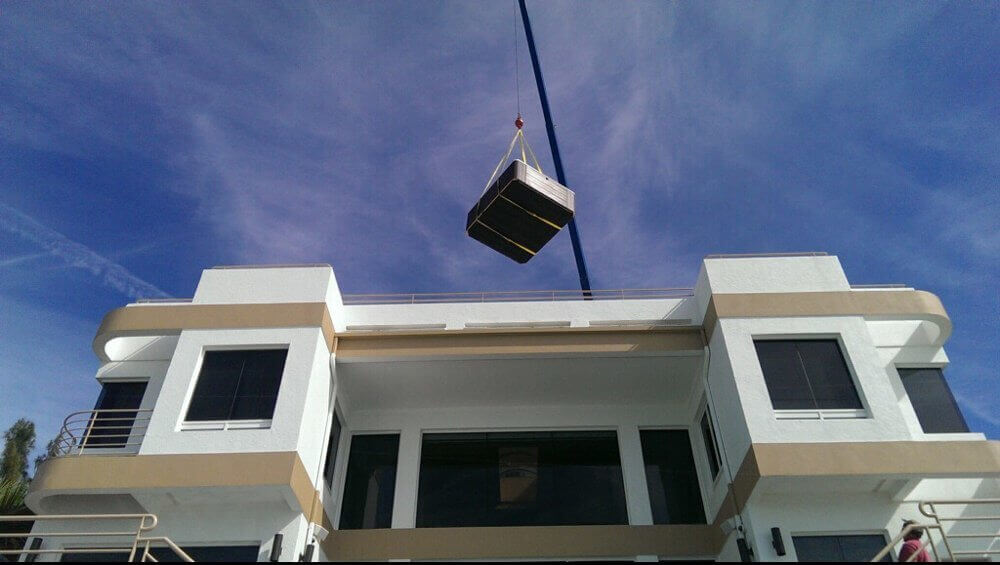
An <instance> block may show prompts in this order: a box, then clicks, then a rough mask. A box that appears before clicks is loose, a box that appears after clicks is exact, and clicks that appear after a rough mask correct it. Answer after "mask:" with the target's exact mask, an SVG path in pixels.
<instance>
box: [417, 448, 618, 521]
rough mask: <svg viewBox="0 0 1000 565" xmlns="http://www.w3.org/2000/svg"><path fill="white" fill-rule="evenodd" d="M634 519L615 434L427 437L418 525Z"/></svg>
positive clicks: (421, 473)
mask: <svg viewBox="0 0 1000 565" xmlns="http://www.w3.org/2000/svg"><path fill="white" fill-rule="evenodd" d="M627 523H628V514H627V511H626V505H625V487H624V482H623V479H622V473H621V458H620V456H619V453H618V438H617V435H616V434H615V432H514V433H458V434H427V435H425V436H424V438H423V449H422V451H421V459H420V487H419V494H418V497H417V527H448V526H542V525H545V526H553V525H581V524H627Z"/></svg>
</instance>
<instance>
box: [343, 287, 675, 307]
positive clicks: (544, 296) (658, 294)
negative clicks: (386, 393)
mask: <svg viewBox="0 0 1000 565" xmlns="http://www.w3.org/2000/svg"><path fill="white" fill-rule="evenodd" d="M689 296H694V289H693V288H646V289H636V288H621V289H615V290H590V291H587V293H586V295H585V293H584V292H583V291H581V290H509V291H508V290H504V291H487V292H427V293H409V294H345V295H343V300H344V304H439V303H445V302H559V301H567V300H649V299H664V298H686V297H689Z"/></svg>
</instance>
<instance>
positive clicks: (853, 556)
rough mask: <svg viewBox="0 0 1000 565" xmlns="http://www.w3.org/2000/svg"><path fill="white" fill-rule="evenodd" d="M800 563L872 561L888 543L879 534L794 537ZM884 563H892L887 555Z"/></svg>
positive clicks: (883, 559)
mask: <svg viewBox="0 0 1000 565" xmlns="http://www.w3.org/2000/svg"><path fill="white" fill-rule="evenodd" d="M792 543H793V544H795V554H796V556H797V557H798V560H799V561H854V562H858V563H860V562H865V561H871V559H872V557H875V554H877V553H878V552H879V551H882V548H884V547H885V544H886V543H888V541H887V540H886V539H885V536H882V535H878V534H861V535H842V536H792ZM890 553H891V552H890ZM882 561H885V562H891V561H892V558H891V557H890V556H889V555H886V556H885V557H883V558H882Z"/></svg>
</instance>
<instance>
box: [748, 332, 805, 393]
mask: <svg viewBox="0 0 1000 565" xmlns="http://www.w3.org/2000/svg"><path fill="white" fill-rule="evenodd" d="M753 345H754V348H755V349H756V350H757V359H758V360H759V361H760V368H761V369H762V370H763V371H764V382H765V383H766V384H767V392H768V394H769V395H770V396H771V405H772V406H773V407H774V409H775V410H792V409H814V408H816V402H815V400H814V399H813V394H812V392H811V391H810V390H809V382H808V381H807V380H806V374H805V370H804V368H803V366H802V363H801V362H800V361H799V356H798V352H797V349H796V347H795V342H794V341H788V340H783V341H782V340H778V341H771V340H768V341H754V342H753Z"/></svg>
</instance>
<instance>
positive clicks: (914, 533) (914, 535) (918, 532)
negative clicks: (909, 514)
mask: <svg viewBox="0 0 1000 565" xmlns="http://www.w3.org/2000/svg"><path fill="white" fill-rule="evenodd" d="M916 523H917V521H916V520H904V521H903V529H904V530H905V529H906V527H907V526H910V525H913V524H916ZM923 535H924V529H923V528H913V529H912V530H910V531H909V532H907V533H906V535H905V536H903V539H906V540H911V539H920V538H921V537H922V536H923Z"/></svg>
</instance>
